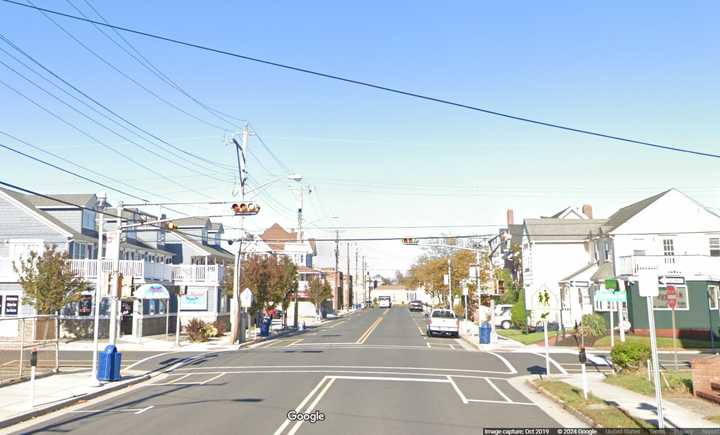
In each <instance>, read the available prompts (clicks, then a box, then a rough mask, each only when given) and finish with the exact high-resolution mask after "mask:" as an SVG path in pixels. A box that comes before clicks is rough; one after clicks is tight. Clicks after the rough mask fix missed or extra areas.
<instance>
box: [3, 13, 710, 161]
mask: <svg viewBox="0 0 720 435" xmlns="http://www.w3.org/2000/svg"><path fill="white" fill-rule="evenodd" d="M2 1H3V2H5V3H8V4H12V5H15V6H22V7H24V8H30V9H35V10H37V11H40V12H42V13H43V14H52V15H55V16H61V17H65V18H69V19H73V20H76V21H82V22H86V23H91V24H98V25H101V26H105V27H110V28H114V29H117V30H120V31H123V32H127V33H132V34H136V35H141V36H145V37H148V38H153V39H157V40H161V41H165V42H169V43H172V44H176V45H181V46H185V47H190V48H195V49H198V50H203V51H207V52H211V53H216V54H221V55H225V56H230V57H235V58H238V59H243V60H246V61H250V62H254V63H259V64H263V65H268V66H272V67H275V68H280V69H285V70H288V71H294V72H299V73H303V74H307V75H312V76H316V77H321V78H325V79H330V80H335V81H340V82H344V83H348V84H351V85H356V86H362V87H366V88H371V89H376V90H379V91H384V92H388V93H392V94H396V95H402V96H406V97H411V98H415V99H420V100H423V101H429V102H434V103H439V104H443V105H447V106H452V107H457V108H460V109H466V110H471V111H474V112H480V113H484V114H487V115H492V116H497V117H501V118H506V119H510V120H514V121H520V122H523V123H528V124H533V125H539V126H543V127H549V128H553V129H557V130H563V131H568V132H572V133H578V134H582V135H588V136H594V137H599V138H603V139H609V140H613V141H619V142H625V143H632V144H635V145H641V146H646V147H651V148H656V149H663V150H667V151H675V152H680V153H686V154H693V155H698V156H703V157H712V158H720V154H715V153H710V152H704V151H697V150H692V149H689V148H684V147H679V146H671V145H663V144H659V143H653V142H649V141H645V140H638V139H631V138H626V137H622V136H618V135H614V134H608V133H603V132H598V131H593V130H587V129H583V128H576V127H571V126H568V125H563V124H559V123H555V122H548V121H541V120H537V119H532V118H529V117H526V116H519V115H513V114H509V113H504V112H499V111H497V110H491V109H486V108H482V107H479V106H474V105H470V104H464V103H459V102H456V101H452V100H449V99H445V98H438V97H432V96H429V95H424V94H420V93H417V92H411V91H405V90H402V89H398V88H393V87H390V86H386V85H380V84H375V83H371V82H367V81H362V80H356V79H351V78H347V77H343V76H340V75H336V74H329V73H324V72H320V71H315V70H311V69H307V68H301V67H297V66H293V65H289V64H283V63H279V62H274V61H270V60H267V59H261V58H258V57H252V56H247V55H243V54H240V53H235V52H231V51H228V50H222V49H218V48H213V47H210V46H206V45H201V44H197V43H192V42H188V41H183V40H179V39H175V38H171V37H168V36H162V35H159V34H156V33H150V32H145V31H141V30H137V29H132V28H129V27H123V26H118V25H114V24H109V23H103V22H99V21H96V20H91V19H88V18H84V17H79V16H77V15H72V14H68V13H64V12H60V11H56V10H52V9H47V8H41V7H38V6H35V5H34V4H30V5H28V4H24V3H21V2H18V1H15V0H2ZM28 1H30V0H28Z"/></svg>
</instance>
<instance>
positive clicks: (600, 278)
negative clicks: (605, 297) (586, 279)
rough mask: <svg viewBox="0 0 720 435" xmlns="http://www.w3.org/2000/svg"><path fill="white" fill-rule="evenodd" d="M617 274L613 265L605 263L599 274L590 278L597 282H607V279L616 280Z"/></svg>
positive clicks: (596, 273) (598, 271)
mask: <svg viewBox="0 0 720 435" xmlns="http://www.w3.org/2000/svg"><path fill="white" fill-rule="evenodd" d="M614 277H615V274H614V273H613V264H612V263H610V262H605V263H603V264H601V265H600V267H598V270H597V272H595V273H594V274H593V276H592V277H591V278H590V279H592V280H593V281H595V282H603V283H604V282H605V280H606V279H610V278H614Z"/></svg>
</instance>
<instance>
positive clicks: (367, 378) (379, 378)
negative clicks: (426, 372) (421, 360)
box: [330, 376, 451, 384]
mask: <svg viewBox="0 0 720 435" xmlns="http://www.w3.org/2000/svg"><path fill="white" fill-rule="evenodd" d="M330 377H331V378H333V379H356V380H361V381H397V382H429V383H438V384H448V383H451V381H448V380H445V379H418V378H398V377H391V376H330Z"/></svg>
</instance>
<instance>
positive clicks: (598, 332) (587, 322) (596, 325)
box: [580, 314, 607, 337]
mask: <svg viewBox="0 0 720 435" xmlns="http://www.w3.org/2000/svg"><path fill="white" fill-rule="evenodd" d="M580 328H581V329H580V333H581V335H585V336H593V337H602V336H604V335H605V334H607V323H605V318H604V317H603V316H601V315H600V314H585V315H584V316H582V320H581V321H580Z"/></svg>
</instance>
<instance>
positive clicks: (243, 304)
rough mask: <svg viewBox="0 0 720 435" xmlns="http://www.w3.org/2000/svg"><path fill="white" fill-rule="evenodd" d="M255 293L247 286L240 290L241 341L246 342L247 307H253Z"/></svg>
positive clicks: (296, 306)
mask: <svg viewBox="0 0 720 435" xmlns="http://www.w3.org/2000/svg"><path fill="white" fill-rule="evenodd" d="M252 303H253V294H252V290H250V289H249V288H246V289H245V290H243V291H241V292H240V334H239V341H240V343H243V342H245V331H246V329H247V314H246V313H247V309H248V308H250V307H252ZM297 309H298V305H297V304H295V311H297Z"/></svg>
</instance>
